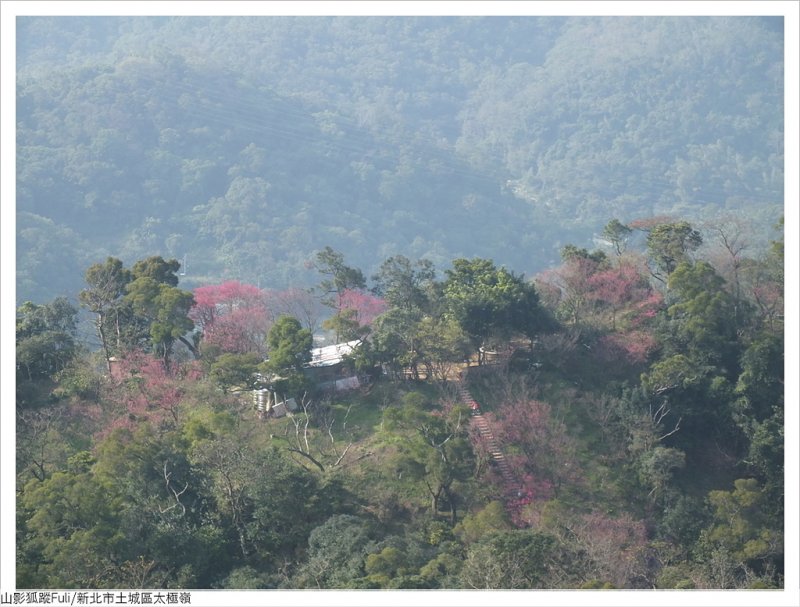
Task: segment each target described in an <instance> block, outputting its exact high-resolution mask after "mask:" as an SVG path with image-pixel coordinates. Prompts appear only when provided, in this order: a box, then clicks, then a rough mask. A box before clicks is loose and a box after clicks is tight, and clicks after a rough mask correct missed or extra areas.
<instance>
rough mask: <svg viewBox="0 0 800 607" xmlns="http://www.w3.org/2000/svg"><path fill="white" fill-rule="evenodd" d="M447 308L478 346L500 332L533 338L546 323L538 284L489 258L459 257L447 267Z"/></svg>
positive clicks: (500, 333)
mask: <svg viewBox="0 0 800 607" xmlns="http://www.w3.org/2000/svg"><path fill="white" fill-rule="evenodd" d="M445 273H446V275H447V279H446V281H445V283H444V297H445V301H446V304H447V309H448V312H449V313H450V314H452V315H453V318H455V319H456V320H457V321H458V323H459V324H460V325H461V328H462V329H463V330H464V331H465V332H466V333H467V335H469V337H470V339H471V340H472V342H473V345H474V346H475V347H476V348H480V347H483V346H484V345H485V344H486V343H487V340H489V339H490V338H491V337H494V336H497V337H502V338H508V337H509V336H511V335H512V334H514V333H520V334H523V335H525V336H526V337H528V338H529V339H531V340H533V338H534V337H535V335H536V334H537V332H538V331H539V330H541V328H542V327H543V326H544V313H543V310H542V308H541V307H540V305H539V296H538V294H537V293H536V289H535V287H534V286H533V285H532V284H531V283H529V282H526V281H525V280H523V278H522V276H518V275H516V274H514V273H513V272H510V271H508V270H506V269H505V268H497V267H496V266H495V265H494V263H493V262H492V261H491V260H488V259H473V260H467V259H456V260H454V261H453V268H452V269H450V270H445Z"/></svg>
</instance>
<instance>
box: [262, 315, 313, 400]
mask: <svg viewBox="0 0 800 607" xmlns="http://www.w3.org/2000/svg"><path fill="white" fill-rule="evenodd" d="M313 343H314V339H313V336H312V335H311V331H309V330H308V329H304V328H303V326H302V325H301V324H300V321H299V320H297V319H296V318H294V317H293V316H281V317H280V318H279V319H278V320H277V321H275V324H274V325H272V328H271V329H270V330H269V335H268V336H267V346H268V348H269V358H268V360H267V362H266V363H265V364H264V369H265V370H266V371H267V373H268V374H269V375H271V376H273V377H277V378H278V379H276V380H274V382H273V385H274V387H275V388H276V389H277V390H278V391H279V392H281V393H282V394H291V395H293V396H296V395H299V394H300V393H302V390H303V388H305V387H306V385H307V382H306V379H305V376H304V375H303V366H304V365H305V364H306V363H307V362H309V361H310V360H311V347H312V346H313Z"/></svg>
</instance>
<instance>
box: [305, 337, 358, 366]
mask: <svg viewBox="0 0 800 607" xmlns="http://www.w3.org/2000/svg"><path fill="white" fill-rule="evenodd" d="M360 345H361V340H360V339H356V340H353V341H348V342H346V343H342V344H333V345H331V346H324V347H322V348H312V349H311V360H310V361H309V363H308V366H309V367H330V366H332V365H337V364H339V363H340V362H342V359H343V358H344V357H345V356H347V355H348V354H352V353H353V352H354V351H355V349H356V348H357V347H358V346H360Z"/></svg>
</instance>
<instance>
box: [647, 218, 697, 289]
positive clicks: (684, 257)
mask: <svg viewBox="0 0 800 607" xmlns="http://www.w3.org/2000/svg"><path fill="white" fill-rule="evenodd" d="M701 244H703V237H702V236H701V235H700V232H698V231H697V230H695V229H694V228H692V226H691V225H690V224H689V223H688V222H686V221H679V222H677V223H662V224H660V225H657V226H654V227H653V228H652V229H651V230H650V231H649V232H648V234H647V252H648V254H649V255H650V258H651V259H652V260H653V263H654V264H655V267H656V269H657V272H656V273H654V276H655V277H656V278H658V279H659V280H661V281H662V282H663V281H664V278H663V275H666V276H669V275H670V274H672V272H673V271H674V270H675V269H676V268H677V267H678V265H679V264H680V263H681V262H684V261H690V254H691V253H692V252H693V251H695V250H697V248H698V247H699V246H700V245H701ZM662 273H663V274H662Z"/></svg>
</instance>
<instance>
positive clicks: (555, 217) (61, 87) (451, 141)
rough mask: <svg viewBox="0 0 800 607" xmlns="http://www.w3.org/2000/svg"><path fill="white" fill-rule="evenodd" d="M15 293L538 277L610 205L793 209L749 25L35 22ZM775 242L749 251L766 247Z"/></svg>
mask: <svg viewBox="0 0 800 607" xmlns="http://www.w3.org/2000/svg"><path fill="white" fill-rule="evenodd" d="M17 34H18V40H17V50H18V60H17V61H18V63H17V82H18V87H17V145H18V148H17V171H18V174H17V266H18V267H17V271H18V281H17V289H18V291H17V301H18V302H23V301H26V300H32V301H40V302H42V301H49V300H51V299H52V298H53V297H55V296H57V295H60V294H65V293H76V292H78V291H79V290H80V288H81V284H82V276H83V272H84V269H85V268H86V267H88V266H89V265H91V264H93V263H96V262H98V261H100V260H103V259H105V258H106V257H107V256H109V255H111V256H115V257H118V258H120V259H122V260H125V261H127V262H129V263H132V262H133V261H135V260H136V259H140V258H144V257H147V256H150V255H163V256H164V257H165V258H172V257H174V258H177V259H179V260H182V261H183V260H185V262H186V263H185V264H184V268H183V270H182V271H184V272H185V275H184V276H182V277H181V278H182V284H183V285H184V286H188V287H194V286H200V285H203V284H211V283H214V282H218V281H220V280H223V279H237V280H242V281H246V282H251V283H254V284H258V285H261V286H262V287H271V288H285V287H289V286H307V285H309V284H312V283H313V282H314V279H315V274H314V272H313V270H312V269H311V268H310V262H311V261H312V260H313V258H314V255H315V253H316V252H318V251H320V250H322V249H323V247H325V246H328V245H330V246H332V247H333V248H334V249H336V250H340V251H342V252H343V253H344V254H345V255H346V256H347V258H348V259H349V260H351V261H352V263H354V264H355V265H357V266H359V267H361V268H363V269H364V271H365V272H366V273H367V274H368V275H369V274H371V273H373V272H374V271H376V270H377V265H378V264H379V263H380V260H382V259H384V258H387V257H389V256H392V255H395V254H398V253H400V254H404V255H407V256H409V257H410V258H427V259H430V260H431V261H433V262H434V263H435V264H436V265H437V266H438V267H442V268H443V267H445V266H446V264H447V263H448V262H449V261H450V260H451V259H454V258H458V257H465V258H471V257H474V256H479V257H486V258H491V259H494V260H495V261H496V262H497V263H500V264H503V265H506V266H508V267H512V268H514V269H515V270H516V271H518V272H524V273H526V274H528V275H532V274H534V273H536V272H538V271H541V270H543V269H545V268H547V267H549V266H552V265H554V264H556V263H558V251H559V249H560V247H561V246H562V245H563V244H564V243H566V242H573V243H575V244H576V245H578V246H591V245H592V238H593V236H594V235H596V234H599V233H600V231H601V230H602V228H603V226H604V225H605V223H606V222H607V221H608V219H609V217H618V218H619V219H621V220H622V221H623V222H630V221H633V220H635V219H638V218H644V217H648V216H653V215H672V216H673V217H683V218H687V219H702V218H707V217H711V216H715V215H717V214H719V213H720V212H726V213H735V214H737V215H739V216H740V217H742V218H748V219H750V220H752V225H753V226H754V227H753V231H754V233H755V234H756V235H759V236H763V238H761V239H760V240H761V241H762V242H766V241H767V238H768V237H767V234H768V231H769V227H770V226H772V225H773V224H774V223H775V221H776V220H777V218H778V216H779V215H780V210H781V207H782V204H783V186H782V183H783V121H782V116H783V106H782V100H783V64H782V54H783V41H782V27H781V24H780V21H779V20H778V21H777V22H776V21H775V20H774V19H773V20H770V19H758V18H604V19H600V18H505V17H503V18H500V17H492V18H432V17H420V18H390V17H372V18H340V17H336V18H334V17H331V18H328V17H324V18H323V17H314V18H310V17H303V18H288V17H287V18H283V17H281V18H234V17H231V18H146V17H136V18H122V17H120V18H78V17H74V18H39V17H37V18H31V17H21V18H19V20H18V30H17ZM757 240H758V239H757Z"/></svg>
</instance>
